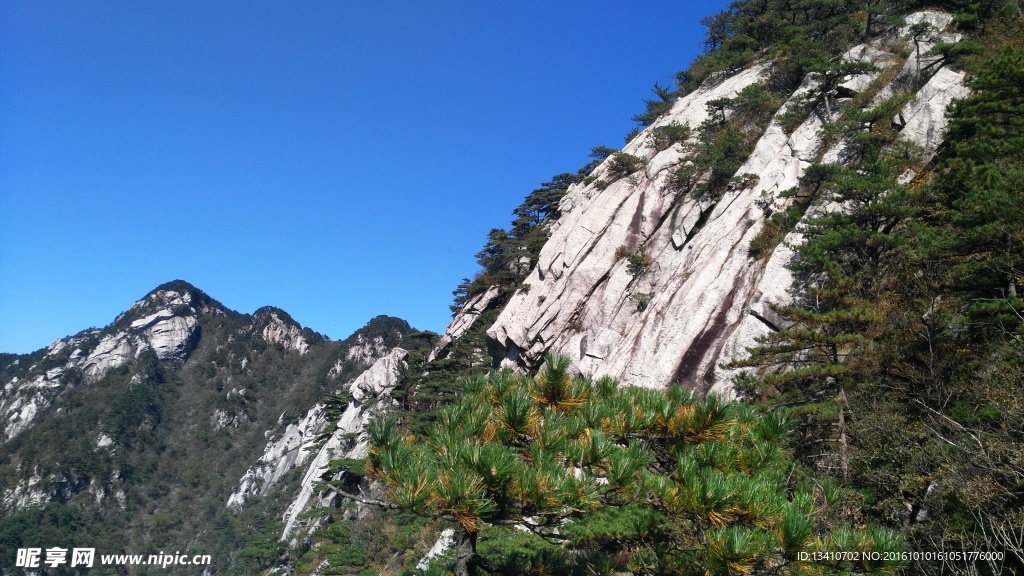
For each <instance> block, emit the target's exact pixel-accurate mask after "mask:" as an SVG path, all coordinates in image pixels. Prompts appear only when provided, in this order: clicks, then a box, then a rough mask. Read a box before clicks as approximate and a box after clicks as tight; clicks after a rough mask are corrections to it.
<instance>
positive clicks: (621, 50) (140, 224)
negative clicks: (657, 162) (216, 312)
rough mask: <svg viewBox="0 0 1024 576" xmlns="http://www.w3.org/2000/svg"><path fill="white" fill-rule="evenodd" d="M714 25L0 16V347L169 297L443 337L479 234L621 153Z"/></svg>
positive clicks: (701, 8)
mask: <svg viewBox="0 0 1024 576" xmlns="http://www.w3.org/2000/svg"><path fill="white" fill-rule="evenodd" d="M725 4H726V2H725V1H690V0H686V1H677V2H593V3H582V2H515V3H513V2H482V1H481V2H470V1H466V2H423V1H419V2H389V1H373V2H341V1H337V2H259V1H257V2H250V1H246V2H205V1H204V2H198V1H194V2H189V1H167V2H128V1H122V2H30V1H21V0H17V1H8V2H3V3H0V351H3V352H19V353H24V352H29V351H31V350H35V349H38V348H40V347H42V346H46V345H48V344H49V343H50V342H52V341H53V340H55V339H56V338H59V337H62V336H65V335H68V334H72V333H75V332H77V331H79V330H82V329H84V328H87V327H90V326H103V325H106V324H107V323H109V322H111V321H112V320H113V319H114V317H115V316H116V315H117V314H118V313H120V312H121V311H123V310H125V309H126V308H127V307H128V306H130V305H131V304H132V302H134V301H135V300H137V299H139V298H141V297H142V296H143V295H145V294H146V293H147V292H149V291H150V290H152V289H153V288H155V287H156V286H157V285H159V284H161V283H163V282H167V281H169V280H173V279H178V278H180V279H183V280H187V281H189V282H191V283H193V284H194V285H196V286H197V287H199V288H200V289H202V290H204V291H206V292H207V293H208V294H210V295H211V296H212V297H214V298H216V299H218V300H220V301H221V302H223V303H224V304H225V305H226V306H228V307H229V308H233V309H235V310H239V311H241V312H252V311H254V310H255V309H256V308H258V307H260V306H263V305H274V306H278V307H280V308H283V309H284V310H286V311H288V312H289V313H290V314H291V315H292V316H293V317H294V318H295V319H296V320H298V321H299V322H300V323H301V324H303V325H304V326H309V327H310V328H312V329H314V330H316V331H318V332H323V333H325V334H327V335H328V336H330V337H331V338H335V339H338V338H344V337H346V336H347V335H348V334H350V333H351V332H352V331H354V330H356V329H357V328H359V327H360V326H362V325H363V324H365V323H366V321H368V320H369V319H370V318H372V317H373V316H375V315H377V314H390V315H394V316H399V317H402V318H405V319H406V320H408V321H409V322H410V323H411V324H413V325H414V326H416V327H417V328H420V329H429V330H434V331H438V332H440V331H442V330H444V328H445V326H446V324H447V322H448V320H449V319H450V313H449V311H448V304H450V303H451V291H452V290H453V289H455V287H456V285H457V284H458V283H459V281H460V280H461V279H462V278H463V277H467V276H472V274H473V273H474V272H475V271H476V269H477V265H476V262H475V258H474V256H473V255H474V254H475V253H476V252H477V251H478V250H479V249H480V248H481V247H482V245H483V242H484V240H485V238H486V235H487V231H488V230H489V229H491V228H497V227H502V228H503V227H507V226H508V225H509V223H510V221H511V217H512V216H511V212H512V209H513V208H515V207H516V206H517V205H518V204H519V203H520V202H521V201H522V199H523V198H524V197H525V196H526V194H528V193H529V192H530V191H531V190H533V189H534V188H536V187H537V186H538V185H539V184H540V183H541V182H544V181H546V180H548V179H549V178H550V177H551V176H553V175H554V174H557V173H560V172H568V171H575V170H576V169H577V168H579V167H580V166H582V165H583V164H585V163H586V161H587V154H588V152H589V150H590V148H591V147H593V146H597V145H607V146H611V147H616V148H618V147H621V146H622V144H623V141H622V137H623V136H624V135H625V134H626V132H628V131H629V129H630V128H631V127H632V126H633V123H632V122H631V121H630V119H629V118H630V116H632V115H633V114H636V113H637V112H640V111H641V110H642V108H643V104H642V99H643V98H648V97H651V94H650V87H651V85H652V84H653V83H654V82H659V83H661V84H663V85H669V84H670V83H671V82H672V79H673V76H674V74H675V72H676V71H678V70H680V69H683V68H685V67H686V66H687V64H689V62H690V61H691V60H692V59H693V57H694V56H695V55H696V54H697V52H698V50H699V49H700V42H701V40H702V38H703V29H702V28H701V26H700V25H699V20H700V19H701V18H702V17H704V16H707V15H708V14H711V13H714V12H717V11H718V10H720V9H722V8H723V7H724V6H725Z"/></svg>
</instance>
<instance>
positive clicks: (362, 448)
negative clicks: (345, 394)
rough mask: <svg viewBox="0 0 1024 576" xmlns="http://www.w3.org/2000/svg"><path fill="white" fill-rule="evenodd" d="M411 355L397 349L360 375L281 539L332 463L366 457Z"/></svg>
mask: <svg viewBox="0 0 1024 576" xmlns="http://www.w3.org/2000/svg"><path fill="white" fill-rule="evenodd" d="M407 355H408V352H406V351H405V350H403V349H401V348H395V349H393V350H392V351H391V352H390V353H388V355H387V356H384V357H382V358H380V359H379V360H377V361H376V362H374V364H373V366H371V367H370V368H369V369H367V370H366V371H365V372H363V373H362V374H360V375H359V376H358V377H357V378H356V379H355V380H353V381H352V383H351V384H350V385H349V387H348V390H349V393H350V394H351V395H352V401H351V402H350V403H349V405H348V407H347V408H346V409H345V412H344V413H342V415H341V418H340V419H339V420H338V425H337V428H336V429H335V431H334V433H333V434H331V437H330V438H329V439H328V440H327V442H326V443H324V445H323V446H322V447H321V448H320V450H319V451H318V452H317V453H316V456H315V457H314V458H313V460H312V462H310V464H309V467H308V468H307V469H306V473H305V475H303V477H302V483H301V485H300V487H299V492H298V495H297V496H296V497H295V499H294V500H292V502H291V504H290V505H289V506H288V509H287V510H286V511H285V514H284V523H285V526H284V531H283V532H282V534H281V539H282V540H286V539H288V538H289V536H290V535H291V534H292V533H293V532H294V530H295V529H296V528H297V526H298V525H299V515H300V514H301V513H302V512H303V511H304V510H306V508H307V507H308V506H309V505H310V502H311V500H312V499H313V497H314V495H316V494H317V489H316V483H317V482H319V481H321V480H326V478H324V475H325V474H326V473H327V470H328V464H329V463H330V461H331V460H333V459H336V458H352V459H361V458H365V457H366V454H367V449H368V448H369V432H368V429H367V426H368V425H369V423H370V421H371V420H372V419H374V418H378V417H381V416H382V415H383V412H384V411H385V410H386V409H387V408H390V407H391V406H392V405H393V402H392V400H391V397H390V394H391V391H392V390H393V389H394V386H395V384H396V383H397V382H398V376H399V374H401V371H402V368H404V366H405V357H406V356H407ZM334 498H335V495H334V494H333V493H328V494H327V495H325V497H324V498H323V500H324V501H325V502H327V501H333V499H334Z"/></svg>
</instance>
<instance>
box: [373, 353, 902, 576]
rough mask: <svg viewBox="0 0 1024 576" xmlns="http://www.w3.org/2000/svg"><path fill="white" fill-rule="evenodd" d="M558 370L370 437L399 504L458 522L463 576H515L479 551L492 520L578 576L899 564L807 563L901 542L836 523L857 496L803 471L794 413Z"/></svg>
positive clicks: (469, 394) (387, 426)
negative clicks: (792, 454) (426, 422)
mask: <svg viewBox="0 0 1024 576" xmlns="http://www.w3.org/2000/svg"><path fill="white" fill-rule="evenodd" d="M546 360H547V363H546V365H545V367H544V369H542V370H541V372H540V373H539V374H538V375H537V376H536V377H529V376H523V375H518V374H513V373H510V372H507V371H502V372H495V373H491V374H490V375H489V376H488V377H477V378H472V379H469V380H467V381H465V382H464V394H463V395H461V396H460V398H459V400H458V401H457V402H456V403H455V404H453V405H451V406H448V407H446V408H444V409H442V410H441V411H440V414H439V418H438V422H437V425H436V426H435V427H434V428H433V429H432V430H431V431H430V432H429V433H428V434H427V435H426V436H425V437H415V436H407V435H406V434H405V433H403V432H401V431H400V428H399V426H398V424H397V423H396V421H395V420H389V421H386V422H381V423H378V424H377V425H376V426H374V428H373V429H372V431H371V448H370V453H369V456H368V458H367V462H366V466H365V468H366V470H367V472H368V474H369V475H370V476H371V477H373V478H376V479H378V480H381V481H383V482H384V483H385V484H386V485H387V487H388V499H389V501H390V502H391V503H392V504H389V505H392V506H396V507H399V508H402V509H406V510H411V511H414V512H416V513H418V514H420V515H423V516H427V517H441V518H447V519H449V520H451V521H453V522H455V524H456V526H457V532H458V534H459V536H458V538H457V550H456V557H455V573H456V574H457V575H458V576H466V575H473V574H478V569H481V568H482V569H484V570H485V571H487V572H492V573H509V572H508V569H509V568H508V566H509V562H510V559H509V558H500V557H499V558H486V559H485V558H483V557H482V556H481V555H480V554H479V553H478V551H477V543H478V536H479V534H480V533H481V531H482V530H483V529H484V528H485V527H486V526H515V527H517V528H519V529H523V530H528V531H530V532H532V533H533V534H535V535H537V537H538V538H541V539H544V540H547V541H550V542H556V543H559V544H560V546H559V547H558V550H562V551H563V553H562V554H561V555H556V556H555V561H558V562H561V564H560V566H562V568H561V569H562V570H565V572H564V573H581V574H582V573H589V572H586V571H587V570H594V569H601V570H605V569H608V570H612V569H618V570H622V569H625V570H630V571H632V572H634V573H643V574H697V573H708V574H745V573H750V572H752V571H757V572H771V573H777V574H805V573H832V572H836V573H838V572H843V573H850V572H852V573H861V572H874V571H891V570H894V569H896V568H897V564H894V563H891V562H884V563H883V562H879V563H875V562H871V561H867V562H861V561H853V562H848V561H834V560H828V561H825V560H808V559H807V558H801V556H800V552H813V551H826V550H860V551H875V552H880V553H882V552H886V551H895V550H898V548H899V544H898V541H897V540H896V538H895V537H894V535H893V534H892V533H891V532H887V531H884V530H879V529H874V528H871V529H864V530H854V529H851V528H845V527H839V526H838V525H837V524H834V523H833V522H834V521H835V520H836V514H834V512H837V511H840V510H841V508H842V499H843V498H844V497H848V496H844V494H843V493H842V491H838V490H834V489H832V487H830V486H827V485H826V486H824V487H818V486H816V485H815V484H814V483H812V482H810V481H808V480H807V479H806V477H805V476H804V474H803V472H802V471H801V470H800V469H799V468H798V467H795V465H794V463H793V462H792V460H790V459H789V458H788V456H787V453H786V450H785V437H786V434H787V426H788V424H787V420H786V418H785V416H783V415H782V414H781V413H779V412H773V413H769V414H758V413H756V412H754V411H752V410H750V409H749V408H748V407H745V406H741V405H736V404H730V403H726V402H724V401H722V400H720V399H718V398H717V397H715V396H708V397H705V398H701V397H699V396H697V395H695V394H693V393H690V392H686V391H683V390H681V389H679V388H673V389H672V390H670V391H669V392H668V393H665V392H660V391H655V390H647V389H639V388H628V387H627V388H621V387H619V386H617V384H616V383H615V382H614V381H613V380H611V379H608V378H605V379H601V380H598V381H596V382H595V381H593V380H591V379H589V378H585V377H581V376H574V375H572V374H570V373H569V371H568V360H567V359H566V358H564V357H558V356H549V357H548V358H547V359H546ZM353 496H354V495H353ZM570 552H571V553H570ZM545 560H546V561H547V562H549V563H550V562H551V561H552V558H551V557H545ZM522 569H523V568H522V566H520V568H519V570H522ZM534 569H536V570H540V569H541V567H540V566H539V565H535V566H533V568H530V569H529V570H530V571H531V572H532V571H533V570H534Z"/></svg>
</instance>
